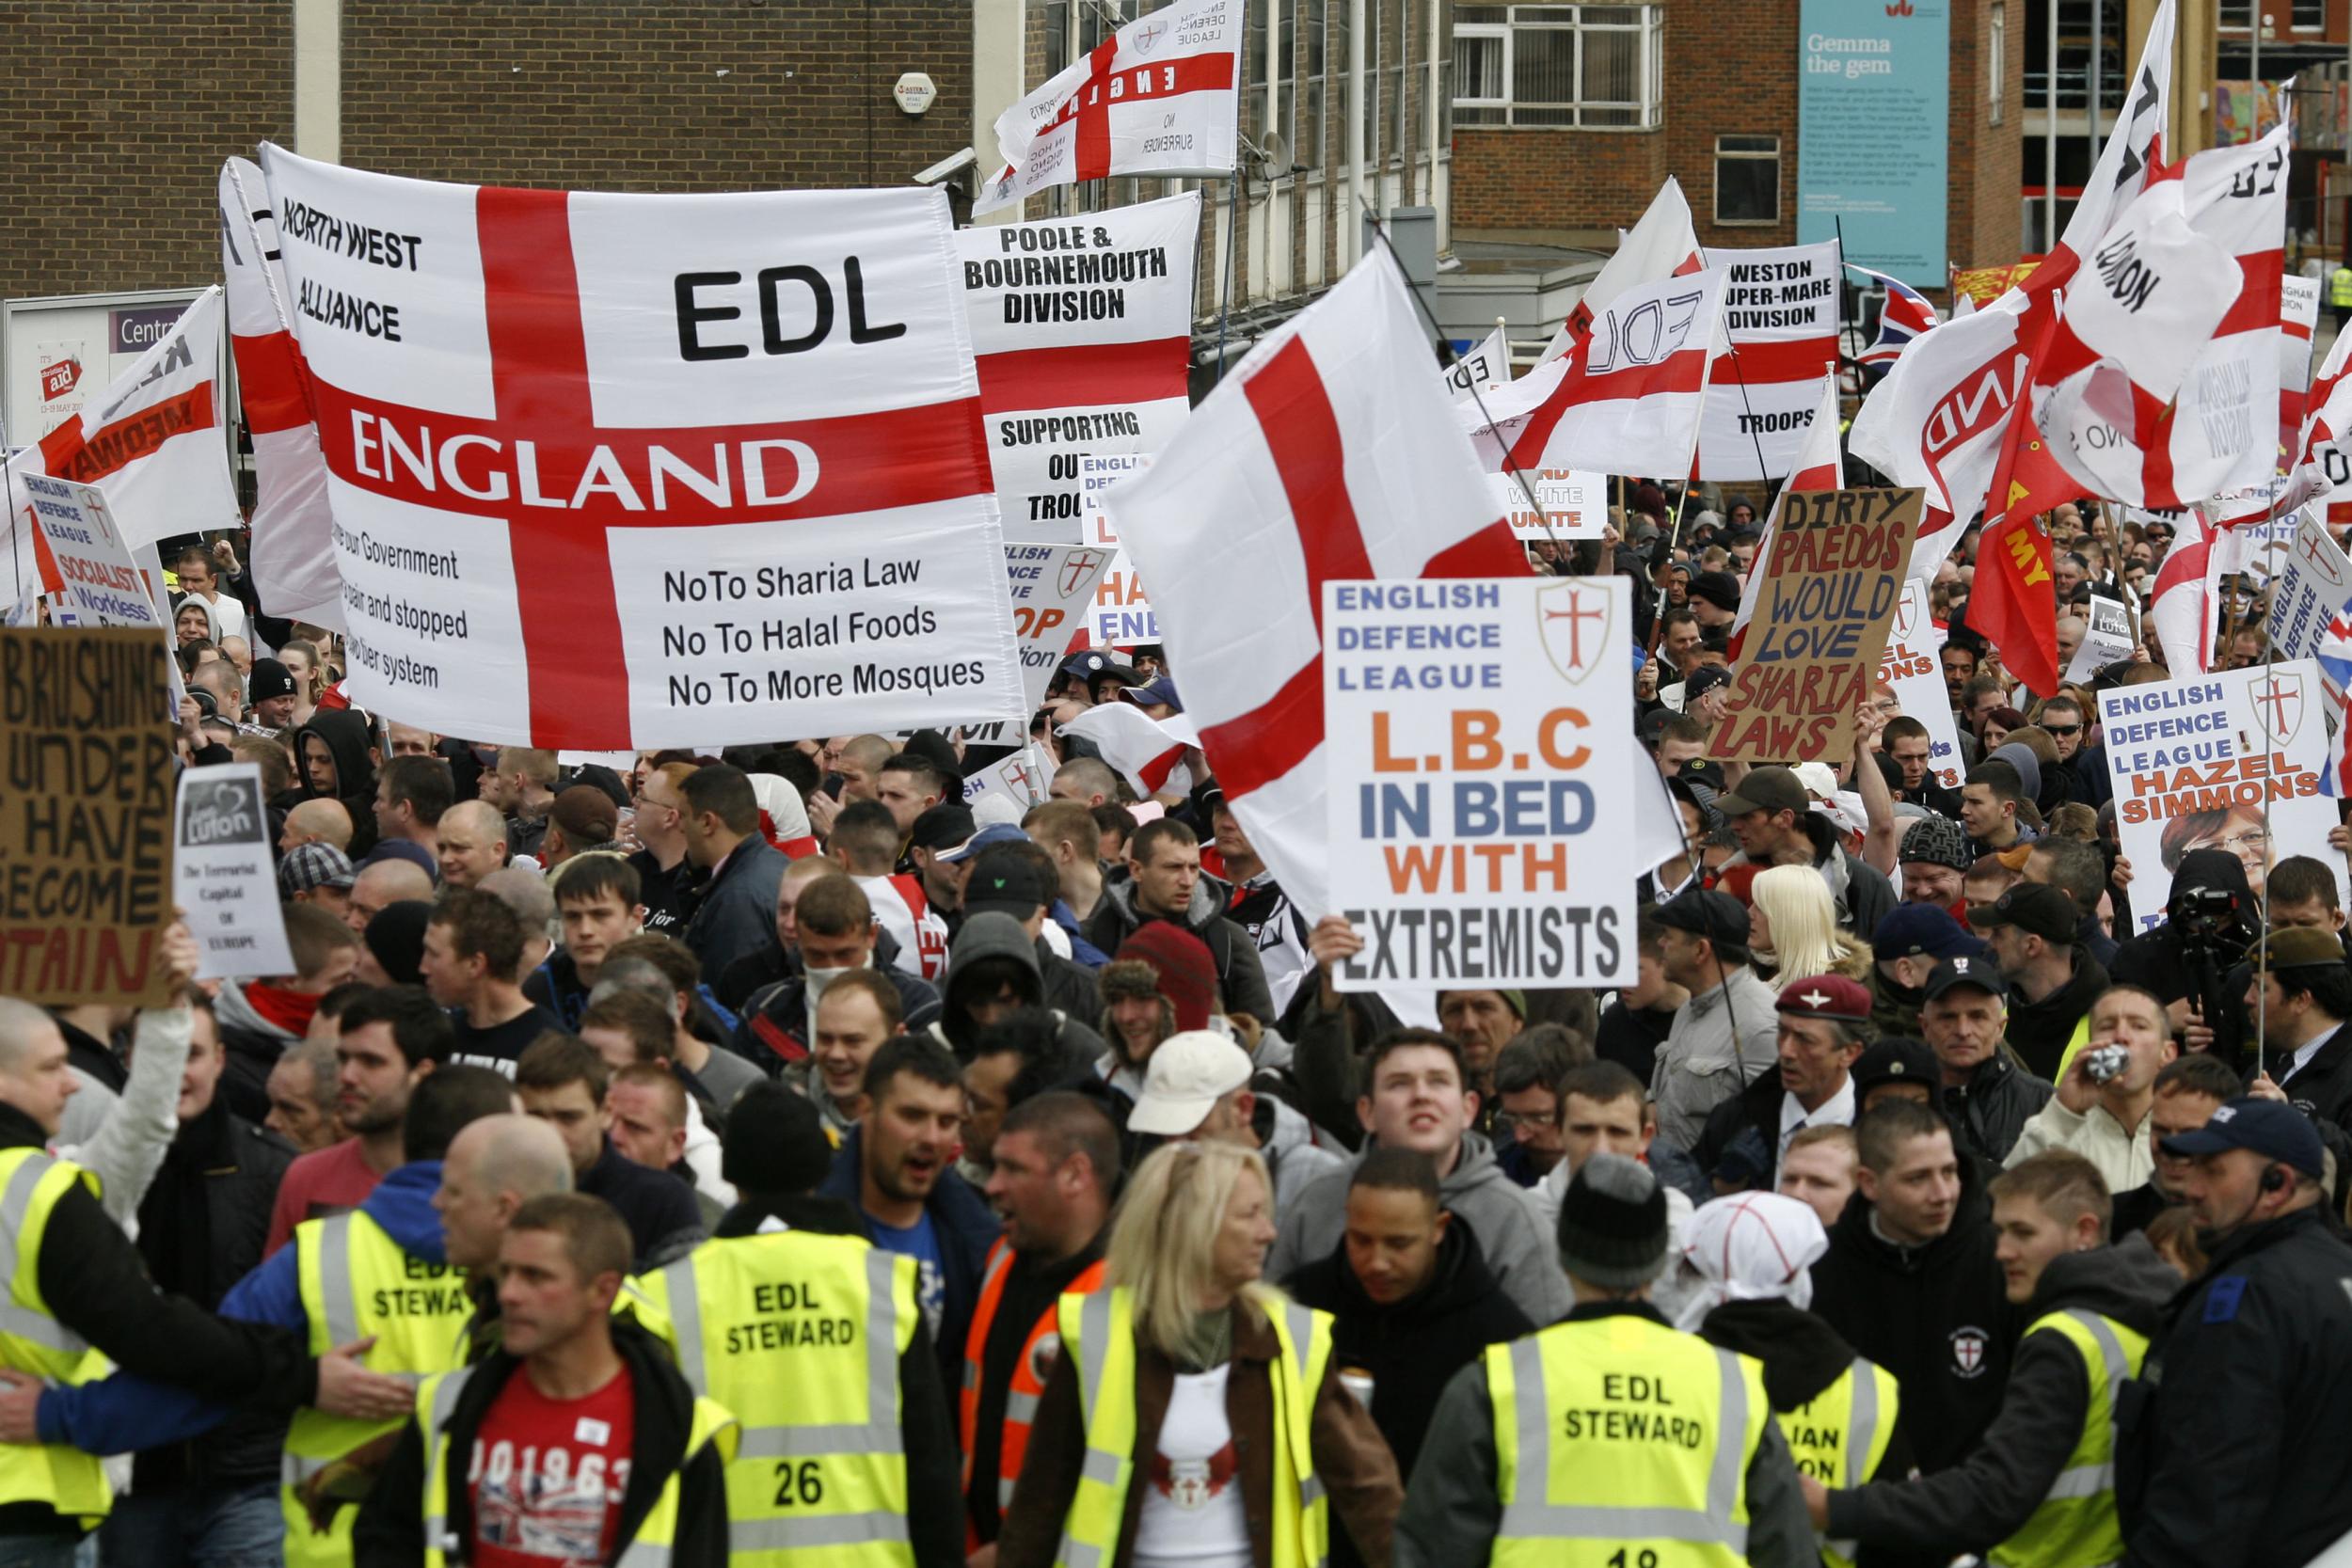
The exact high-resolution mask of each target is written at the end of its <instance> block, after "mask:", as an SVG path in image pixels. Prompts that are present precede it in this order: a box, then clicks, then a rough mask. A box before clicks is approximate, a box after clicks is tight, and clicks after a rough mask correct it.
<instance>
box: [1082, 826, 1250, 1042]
mask: <svg viewBox="0 0 2352 1568" xmlns="http://www.w3.org/2000/svg"><path fill="white" fill-rule="evenodd" d="M1125 873H1126V874H1125V875H1124V876H1123V877H1121V876H1118V875H1116V874H1114V876H1113V877H1112V878H1111V879H1109V880H1107V881H1105V882H1104V884H1103V901H1102V902H1101V903H1099V904H1097V905H1096V906H1095V907H1094V913H1093V914H1092V916H1090V917H1089V919H1088V921H1087V933H1086V934H1087V941H1089V942H1092V943H1093V944H1094V945H1095V946H1097V947H1099V948H1101V949H1102V950H1103V951H1104V952H1105V953H1116V952H1118V951H1119V949H1120V944H1121V943H1123V942H1125V941H1126V940H1127V939H1128V938H1129V937H1130V936H1132V935H1134V934H1135V931H1136V927H1140V926H1145V925H1148V924H1150V923H1151V922H1152V921H1154V920H1165V921H1167V922H1168V924H1170V925H1172V926H1177V927H1182V928H1183V929H1184V930H1187V931H1190V932H1191V933H1192V934H1193V935H1194V936H1197V937H1199V938H1200V940H1201V941H1202V942H1206V943H1208V947H1209V956H1210V957H1211V958H1215V959H1216V986H1217V990H1218V991H1219V992H1220V993H1221V994H1222V995H1223V996H1224V998H1225V1011H1226V1012H1228V1013H1247V1014H1248V1015H1249V1016H1250V1017H1251V1018H1254V1019H1256V1020H1257V1021H1258V1022H1260V1023H1271V1022H1274V1020H1275V1018H1276V1016H1277V1015H1276V1013H1275V1008H1274V993H1273V992H1272V991H1271V990H1268V989H1267V988H1266V981H1265V965H1264V964H1263V962H1261V961H1260V959H1259V958H1258V944H1257V943H1256V942H1252V941H1250V939H1249V933H1248V932H1247V931H1245V930H1243V929H1242V928H1241V927H1239V926H1236V925H1235V924H1233V922H1232V921H1231V920H1228V919H1226V918H1225V911H1226V910H1227V908H1229V907H1230V906H1231V905H1232V901H1233V890H1232V884H1230V883H1227V882H1224V881H1220V880H1218V879H1216V878H1215V877H1212V876H1210V875H1208V874H1207V873H1206V872H1204V871H1202V870H1201V869H1200V838H1199V837H1198V836H1197V835H1196V834H1195V833H1194V832H1193V831H1192V830H1191V829H1190V828H1188V827H1186V826H1185V825H1184V823H1182V822H1180V821H1177V820H1176V819H1175V818H1173V817H1168V816H1162V817H1156V818H1154V819H1153V820H1152V821H1150V822H1146V823H1145V824H1144V825H1143V826H1142V827H1140V828H1138V829H1136V836H1135V837H1134V838H1133V839H1132V840H1130V841H1129V843H1128V845H1127V864H1126V866H1125Z"/></svg>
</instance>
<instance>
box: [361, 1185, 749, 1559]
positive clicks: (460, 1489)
mask: <svg viewBox="0 0 2352 1568" xmlns="http://www.w3.org/2000/svg"><path fill="white" fill-rule="evenodd" d="M628 1255H629V1238H628V1227H627V1226H626V1225H624V1224H622V1223H621V1218H620V1216H619V1215H618V1214H616V1213H614V1212H612V1208H611V1207H610V1206H609V1205H607V1204H605V1203H603V1202H601V1201H599V1200H598V1199H596V1198H593V1197H588V1196H583V1195H580V1194H576V1193H556V1194H550V1195H548V1196H544V1197H536V1198H533V1199H532V1200H531V1201H530V1202H528V1203H526V1204H524V1205H523V1206H522V1207H521V1208H520V1209H518V1210H516V1212H515V1217H514V1218H513V1219H512V1220H510V1221H509V1222H508V1223H507V1229H506V1236H505V1239H504V1241H503V1242H501V1243H500V1248H499V1309H500V1318H501V1323H502V1326H503V1330H504V1333H505V1340H506V1342H505V1346H504V1348H503V1349H501V1350H495V1351H492V1352H491V1353H490V1354H488V1355H486V1356H485V1357H484V1358H483V1360H482V1361H481V1363H480V1364H479V1365H477V1366H475V1367H473V1368H471V1369H469V1370H466V1371H461V1372H452V1373H448V1374H445V1375H444V1376H441V1377H437V1378H435V1379H432V1380H430V1381H429V1382H428V1383H427V1384H426V1386H425V1397H424V1402H423V1403H422V1404H421V1406H420V1408H419V1409H418V1411H417V1415H416V1418H415V1419H413V1420H411V1421H410V1422H409V1423H408V1425H407V1426H406V1428H405V1429H404V1430H403V1431H402V1433H401V1435H400V1441H399V1443H398V1445H397V1446H396V1447H395V1448H394V1449H393V1450H392V1457H391V1461H390V1463H389V1465H387V1467H386V1469H385V1471H384V1475H383V1478H382V1480H381V1481H378V1482H377V1484H376V1487H375V1490H374V1491H373V1493H371V1494H370V1495H369V1497H368V1502H367V1506H366V1507H365V1508H364V1509H363V1510H362V1511H361V1513H360V1515H359V1522H358V1526H357V1527H356V1528H355V1529H354V1530H353V1534H352V1546H353V1560H354V1562H355V1564H364V1565H366V1568H395V1565H397V1568H414V1565H415V1564H416V1563H419V1562H421V1561H422V1560H424V1555H425V1552H426V1549H427V1547H428V1545H430V1546H432V1547H435V1548H437V1549H441V1550H443V1551H444V1552H445V1553H446V1555H447V1556H448V1557H449V1558H450V1559H451V1560H457V1561H466V1562H473V1561H479V1560H480V1557H479V1555H478V1553H479V1549H480V1548H481V1547H483V1546H485V1545H490V1544H497V1545H500V1546H511V1545H515V1544H518V1543H520V1542H523V1541H535V1542H538V1543H540V1544H560V1548H561V1549H562V1550H564V1552H565V1553H566V1554H567V1560H571V1561H578V1562H608V1563H609V1562H617V1561H621V1560H624V1558H625V1557H626V1558H627V1559H628V1560H635V1558H636V1555H637V1554H636V1553H634V1552H632V1551H631V1550H630V1548H631V1546H632V1544H637V1545H642V1546H644V1547H647V1548H651V1549H652V1552H653V1555H654V1556H655V1557H657V1558H658V1559H659V1560H660V1561H662V1562H665V1563H668V1564H670V1565H671V1568H723V1565H724V1564H725V1562H726V1561H727V1558H728V1542H727V1495H726V1452H727V1451H728V1450H731V1449H732V1446H733V1434H732V1433H730V1432H729V1431H728V1429H729V1428H732V1427H733V1426H734V1424H735V1419H734V1418H733V1417H732V1416H730V1415H727V1414H726V1413H725V1412H724V1411H723V1410H721V1409H720V1408H719V1407H718V1406H717V1405H715V1404H711V1403H710V1402H707V1401H698V1400H696V1398H695V1397H694V1391H693V1390H692V1389H691V1388H690V1387H688V1386H687V1384H686V1380H685V1379H684V1378H683V1377H681V1376H679V1375H678V1371H677V1369H676V1367H675V1366H674V1365H673V1364H672V1363H671V1360H670V1357H669V1355H668V1354H667V1352H666V1351H665V1349H664V1347H663V1346H662V1345H661V1344H660V1342H659V1341H657V1340H656V1339H655V1338H653V1336H652V1335H650V1334H648V1333H646V1332H645V1331H644V1329H643V1328H640V1327H639V1326H638V1325H637V1324H636V1323H634V1322H633V1321H630V1320H628V1319H619V1320H616V1319H614V1318H613V1316H612V1301H613V1298H614V1297H615V1296H616V1295H618V1294H619V1293H620V1289H621V1282H622V1279H623V1277H624V1275H626V1274H627V1272H628ZM517 1373H519V1374H521V1375H520V1377H519V1378H518V1377H517V1376H516V1374H517ZM624 1377H626V1378H627V1380H628V1383H627V1386H626V1387H622V1386H619V1385H620V1382H621V1379H622V1378H624ZM500 1452H503V1453H505V1454H509V1455H512V1456H513V1459H512V1464H511V1465H508V1464H501V1463H498V1462H496V1461H495V1460H494V1461H492V1462H491V1463H489V1464H487V1465H485V1463H484V1461H485V1456H486V1455H490V1454H494V1453H500ZM624 1466H626V1468H627V1480H626V1481H622V1482H620V1484H619V1485H617V1486H615V1485H613V1484H612V1481H613V1479H614V1478H618V1477H619V1476H621V1474H622V1473H623V1467H624ZM436 1470H437V1471H438V1472H439V1488H438V1489H436V1487H435V1486H434V1482H433V1476H434V1472H435V1471H436ZM665 1497H667V1498H669V1499H671V1500H673V1501H674V1503H675V1508H674V1512H673V1514H672V1516H671V1518H670V1519H669V1520H668V1521H667V1533H668V1537H669V1538H668V1539H667V1540H666V1541H665V1540H662V1539H661V1538H660V1534H659V1533H657V1534H655V1535H653V1536H652V1537H650V1538H649V1539H647V1540H644V1541H642V1542H641V1541H640V1540H639V1537H640V1535H641V1533H643V1532H644V1531H645V1530H646V1529H647V1526H648V1520H649V1518H650V1516H651V1515H652V1514H653V1513H654V1510H655V1506H656V1504H657V1503H659V1502H661V1501H663V1500H664V1499H665ZM428 1516H430V1518H429V1519H428ZM656 1528H657V1530H658V1529H659V1528H660V1527H659V1526H657V1527H656ZM428 1529H431V1530H433V1531H434V1532H435V1533H436V1534H437V1536H438V1537H439V1539H433V1538H431V1537H428V1534H427V1531H428ZM444 1541H453V1542H454V1543H455V1549H454V1551H449V1550H448V1549H447V1548H446V1547H444V1546H443V1542H444ZM530 1555H532V1556H537V1555H539V1554H538V1552H537V1551H536V1550H533V1551H532V1553H531V1554H530Z"/></svg>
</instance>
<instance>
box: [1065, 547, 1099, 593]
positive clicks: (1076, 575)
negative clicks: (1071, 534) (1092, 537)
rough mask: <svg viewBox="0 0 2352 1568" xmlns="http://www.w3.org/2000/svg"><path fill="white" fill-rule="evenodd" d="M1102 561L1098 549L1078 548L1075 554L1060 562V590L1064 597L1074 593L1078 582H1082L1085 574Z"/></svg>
mask: <svg viewBox="0 0 2352 1568" xmlns="http://www.w3.org/2000/svg"><path fill="white" fill-rule="evenodd" d="M1102 561H1103V555H1102V552H1101V551H1099V550H1080V551H1078V552H1077V553H1076V554H1075V555H1073V556H1072V557H1071V558H1070V559H1069V560H1067V561H1065V562H1062V563H1061V591H1062V594H1063V596H1064V597H1065V598H1066V597H1068V596H1069V595H1070V594H1075V593H1076V592H1077V591H1078V584H1080V583H1082V582H1084V581H1085V580H1086V577H1087V574H1088V573H1089V572H1091V571H1093V570H1094V568H1095V567H1096V566H1098V565H1100V564H1102Z"/></svg>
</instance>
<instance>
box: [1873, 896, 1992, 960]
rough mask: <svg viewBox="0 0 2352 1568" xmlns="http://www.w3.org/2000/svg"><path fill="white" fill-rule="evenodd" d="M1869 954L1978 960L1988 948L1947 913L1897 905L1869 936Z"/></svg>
mask: <svg viewBox="0 0 2352 1568" xmlns="http://www.w3.org/2000/svg"><path fill="white" fill-rule="evenodd" d="M1870 951H1871V952H1872V953H1874V954H1876V955H1877V956H1878V957H1880V958H1983V957H1984V956H1985V953H1986V951H1987V949H1986V947H1985V944H1984V939H1983V938H1981V937H1975V936H1971V935H1969V934H1968V931H1967V929H1966V928H1965V927H1963V926H1962V925H1961V923H1960V922H1959V921H1957V920H1954V919H1953V918H1952V915H1951V911H1949V910H1944V909H1938V908H1937V907H1936V906H1935V905H1933V904H1898V905H1896V906H1895V908H1894V909H1893V910H1892V911H1889V912H1888V914H1887V915H1886V917H1885V918H1884V919H1883V920H1881V921H1880V922H1879V926H1878V929H1877V930H1875V931H1873V932H1871V933H1870Z"/></svg>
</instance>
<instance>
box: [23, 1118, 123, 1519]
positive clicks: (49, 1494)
mask: <svg viewBox="0 0 2352 1568" xmlns="http://www.w3.org/2000/svg"><path fill="white" fill-rule="evenodd" d="M76 1181H79V1182H81V1183H82V1184H83V1185H84V1186H86V1187H87V1188H88V1189H89V1192H90V1196H93V1197H95V1196H98V1178H97V1177H95V1176H93V1175H91V1174H90V1173H89V1172H88V1171H86V1170H84V1169H83V1168H82V1167H81V1166H79V1165H76V1164H71V1163H69V1162H67V1161H64V1160H60V1159H57V1158H56V1157H55V1156H53V1155H50V1154H48V1153H45V1152H43V1151H42V1150H40V1149H38V1148H30V1147H26V1148H11V1149H7V1150H0V1246H5V1247H7V1248H8V1255H9V1256H8V1300H7V1301H6V1302H0V1366H4V1367H7V1368H8V1370H10V1371H17V1372H24V1373H26V1374H28V1375H30V1376H33V1377H38V1378H40V1379H42V1380H44V1381H48V1382H57V1383H87V1382H89V1381H90V1380H91V1379H92V1378H95V1377H103V1375H105V1373H106V1371H107V1370H110V1369H109V1368H108V1366H107V1364H106V1360H105V1357H103V1356H102V1355H100V1354H98V1353H97V1352H96V1351H93V1350H92V1349H90V1347H89V1343H88V1341H87V1340H86V1339H84V1338H81V1336H79V1335H77V1334H75V1333H74V1332H73V1331H72V1329H70V1328H68V1327H66V1326H65V1324H63V1323H59V1322H58V1321H57V1320H56V1318H54V1317H52V1316H51V1315H50V1312H49V1304H48V1303H47V1302H46V1301H45V1300H43V1299H42V1297H41V1293H40V1243H41V1237H42V1236H43V1235H44V1234H45V1233H46V1232H47V1230H48V1228H49V1216H50V1214H51V1212H54V1211H55V1210H56V1207H57V1200H58V1199H59V1198H61V1197H63V1196H65V1195H66V1194H67V1192H69V1191H70V1190H71V1189H72V1186H73V1184H74V1183H75V1182H76ZM0 1455H5V1457H4V1458H0V1503H47V1504H48V1505H49V1506H50V1507H51V1508H54V1509H56V1511H57V1512H58V1513H61V1514H63V1515H65V1516H66V1517H68V1518H72V1519H78V1520H80V1521H81V1523H82V1526H83V1528H86V1529H87V1528H93V1527H95V1526H96V1525H97V1523H98V1522H99V1521H100V1520H101V1519H103V1518H104V1517H105V1516H106V1511H107V1510H108V1509H109V1508H111V1507H113V1505H114V1493H113V1492H112V1490H111V1489H110V1488H108V1486H107V1485H106V1472H105V1470H104V1469H103V1467H102V1466H101V1465H100V1464H99V1462H98V1460H97V1458H96V1457H95V1456H94V1455H91V1454H87V1453H84V1452H83V1451H82V1450H81V1449H72V1448H67V1447H65V1446H64V1445H63V1444H58V1443H41V1444H24V1445H11V1446H9V1447H8V1448H5V1449H0Z"/></svg>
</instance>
